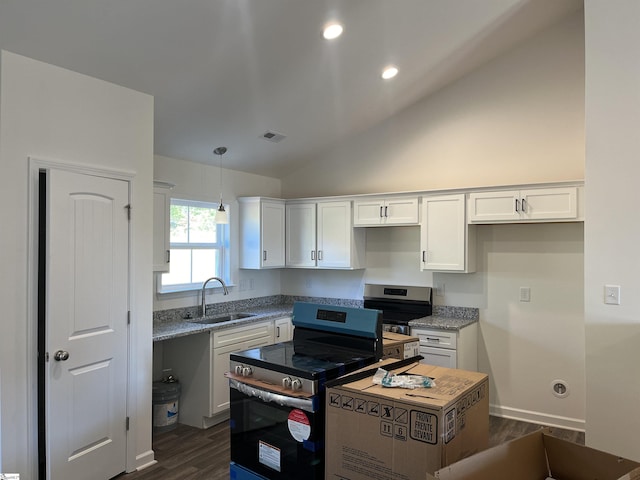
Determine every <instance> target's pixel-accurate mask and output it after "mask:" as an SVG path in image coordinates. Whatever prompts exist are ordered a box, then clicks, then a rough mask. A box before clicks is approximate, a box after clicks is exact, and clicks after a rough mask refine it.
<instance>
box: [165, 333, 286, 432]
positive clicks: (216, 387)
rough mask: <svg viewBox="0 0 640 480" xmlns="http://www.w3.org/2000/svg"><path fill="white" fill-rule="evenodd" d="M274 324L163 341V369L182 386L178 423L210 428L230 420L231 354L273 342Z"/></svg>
mask: <svg viewBox="0 0 640 480" xmlns="http://www.w3.org/2000/svg"><path fill="white" fill-rule="evenodd" d="M273 332H274V322H273V321H265V322H259V323H251V324H248V325H240V326H238V327H231V328H226V329H224V330H215V331H211V332H206V333H199V334H193V335H187V336H184V337H178V338H174V339H171V340H165V341H164V342H163V358H162V363H163V367H164V368H170V369H171V372H172V374H173V375H175V376H176V377H177V378H178V381H179V382H180V385H181V387H182V392H181V395H180V402H179V414H178V415H179V417H178V421H179V422H180V423H184V424H186V425H191V426H193V427H197V428H208V427H210V426H212V425H215V424H216V423H219V422H221V421H222V420H224V419H226V417H227V410H228V408H229V382H228V380H227V378H226V377H225V376H224V374H225V372H228V371H229V355H230V354H231V353H233V352H237V351H241V350H247V349H249V348H254V347H259V346H263V345H270V344H272V343H273V341H274V336H273Z"/></svg>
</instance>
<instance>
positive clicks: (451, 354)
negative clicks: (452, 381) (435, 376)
mask: <svg viewBox="0 0 640 480" xmlns="http://www.w3.org/2000/svg"><path fill="white" fill-rule="evenodd" d="M420 355H422V357H424V358H423V359H422V360H420V363H426V364H427V365H437V366H439V367H446V368H457V367H458V356H457V352H456V351H455V350H449V349H448V348H435V347H422V346H421V347H420Z"/></svg>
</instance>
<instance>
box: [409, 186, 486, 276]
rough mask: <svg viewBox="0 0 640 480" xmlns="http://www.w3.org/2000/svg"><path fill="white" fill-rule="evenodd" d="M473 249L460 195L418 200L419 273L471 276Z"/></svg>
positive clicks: (471, 231) (473, 268)
mask: <svg viewBox="0 0 640 480" xmlns="http://www.w3.org/2000/svg"><path fill="white" fill-rule="evenodd" d="M475 246H476V241H475V226H474V225H468V224H467V218H466V197H465V195H464V194H456V195H441V196H425V197H422V221H421V224H420V250H421V252H420V269H421V270H433V271H449V272H466V273H469V272H475V269H476V262H475V250H476V248H475Z"/></svg>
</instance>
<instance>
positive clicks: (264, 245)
mask: <svg viewBox="0 0 640 480" xmlns="http://www.w3.org/2000/svg"><path fill="white" fill-rule="evenodd" d="M238 204H239V206H240V212H239V213H240V215H239V218H240V268H247V269H263V268H264V269H267V268H283V267H284V266H285V248H284V235H285V226H284V222H285V202H284V200H281V199H277V198H267V197H240V198H238Z"/></svg>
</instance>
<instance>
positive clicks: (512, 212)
mask: <svg viewBox="0 0 640 480" xmlns="http://www.w3.org/2000/svg"><path fill="white" fill-rule="evenodd" d="M581 188H582V187H577V186H567V187H549V188H532V189H521V190H494V191H484V192H475V193H470V194H469V204H468V209H469V223H506V222H553V221H572V220H573V221H577V220H579V208H578V207H579V205H578V201H579V193H580V194H581V193H582V192H581V191H580V190H581Z"/></svg>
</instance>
